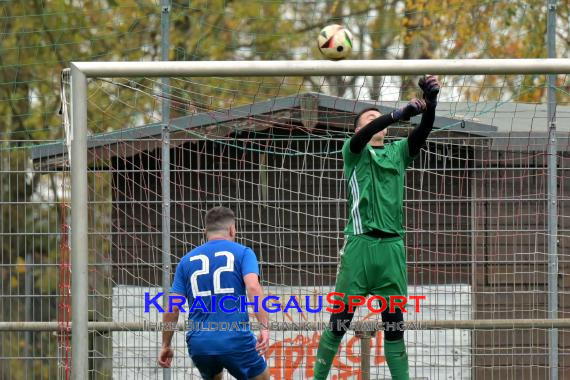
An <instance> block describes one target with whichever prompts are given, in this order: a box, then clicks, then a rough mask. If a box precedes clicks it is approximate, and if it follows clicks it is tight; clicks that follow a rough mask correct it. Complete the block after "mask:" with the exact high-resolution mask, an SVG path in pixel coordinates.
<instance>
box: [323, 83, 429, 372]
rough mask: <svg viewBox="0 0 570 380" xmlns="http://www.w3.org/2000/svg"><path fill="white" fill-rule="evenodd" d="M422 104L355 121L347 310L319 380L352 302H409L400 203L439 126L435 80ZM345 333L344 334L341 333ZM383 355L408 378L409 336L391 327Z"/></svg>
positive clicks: (340, 279)
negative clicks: (399, 129)
mask: <svg viewBox="0 0 570 380" xmlns="http://www.w3.org/2000/svg"><path fill="white" fill-rule="evenodd" d="M418 85H419V87H420V88H421V89H422V91H423V99H413V100H411V101H410V102H409V103H408V104H407V105H406V106H404V107H403V108H401V109H399V110H396V111H394V112H392V113H390V114H387V115H381V114H380V112H379V111H378V110H377V109H375V108H368V109H365V110H363V111H362V112H360V113H359V114H358V115H357V116H356V119H355V121H354V125H355V134H354V135H353V136H352V137H351V138H350V139H348V140H347V141H346V142H345V143H344V145H343V147H342V158H343V162H344V176H345V178H346V180H347V183H348V206H349V209H348V212H349V217H348V224H347V225H346V228H345V229H344V233H345V235H346V241H345V245H344V248H343V249H342V251H341V253H340V264H339V269H338V274H337V279H336V286H335V291H336V292H339V293H343V294H344V295H345V296H344V297H345V298H344V300H343V301H344V303H345V307H344V309H343V310H342V311H340V312H337V313H333V314H331V319H330V325H329V327H330V329H328V330H325V331H324V332H323V334H322V336H321V339H320V342H319V349H318V351H317V358H316V361H315V367H314V374H315V379H317V380H321V379H322V380H324V379H326V378H327V375H328V373H329V371H330V368H331V364H332V362H333V359H334V357H335V355H336V353H337V350H338V347H339V345H340V342H341V340H342V337H343V336H344V334H345V333H346V330H347V329H348V326H349V325H350V321H351V320H352V318H353V316H354V313H351V312H349V310H348V296H350V295H355V296H368V295H377V296H382V297H384V298H385V299H386V300H387V301H388V300H389V296H406V297H407V296H408V274H407V269H406V252H405V250H404V240H403V239H404V228H403V226H402V224H403V221H402V219H403V199H404V179H405V175H406V168H407V167H408V166H409V165H410V164H411V162H412V161H413V160H414V158H415V157H416V156H417V155H418V153H419V152H420V149H421V147H422V146H423V144H424V143H425V141H426V139H427V137H428V135H429V133H430V132H431V130H432V128H433V123H434V120H435V107H436V104H437V95H438V93H439V89H440V85H439V82H438V80H437V78H436V77H435V76H427V77H423V78H421V79H420V81H419V83H418ZM419 114H423V115H422V119H421V122H420V124H419V125H418V126H417V127H416V128H414V130H413V131H412V132H411V133H410V135H409V136H408V137H407V138H403V139H401V140H399V141H396V142H394V143H387V144H384V137H385V135H386V128H387V127H388V126H389V125H391V124H393V123H396V122H398V121H407V120H409V119H410V118H411V117H413V116H416V115H419ZM389 311H390V307H389V306H388V307H387V308H386V310H385V311H384V312H382V321H383V322H384V324H385V325H386V323H390V324H391V326H395V324H396V323H398V322H402V321H403V320H404V316H403V313H402V311H401V310H400V308H399V307H396V308H395V309H394V310H393V312H392V313H390V312H389ZM341 327H342V328H341ZM385 330H386V331H384V356H385V357H386V362H387V363H388V367H389V369H390V373H391V375H392V378H393V379H395V380H404V379H406V380H407V379H409V370H408V367H409V366H408V355H407V353H406V346H405V344H404V332H403V331H393V330H394V329H389V328H386V329H385Z"/></svg>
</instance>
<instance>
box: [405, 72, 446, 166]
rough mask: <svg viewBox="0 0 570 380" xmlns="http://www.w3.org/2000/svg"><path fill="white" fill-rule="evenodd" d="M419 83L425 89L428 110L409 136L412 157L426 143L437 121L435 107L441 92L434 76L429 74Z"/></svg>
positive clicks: (424, 94)
mask: <svg viewBox="0 0 570 380" xmlns="http://www.w3.org/2000/svg"><path fill="white" fill-rule="evenodd" d="M418 85H419V86H420V88H421V89H422V91H423V96H424V100H425V103H426V110H425V112H424V113H423V115H422V120H421V122H420V124H419V125H418V126H417V127H416V128H414V130H413V131H412V133H411V134H410V136H409V137H408V149H409V153H410V157H415V156H416V155H417V154H418V153H419V152H420V149H421V148H422V146H423V145H424V144H425V142H426V140H427V138H428V136H429V134H430V132H431V131H432V129H433V123H434V121H435V108H436V106H437V94H438V93H439V89H440V85H439V82H438V81H437V78H436V77H434V76H428V77H425V78H422V79H420V81H419V83H418Z"/></svg>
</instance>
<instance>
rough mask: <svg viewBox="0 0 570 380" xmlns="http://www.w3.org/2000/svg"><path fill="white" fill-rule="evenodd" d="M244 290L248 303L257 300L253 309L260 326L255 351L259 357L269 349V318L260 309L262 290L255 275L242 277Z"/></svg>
mask: <svg viewBox="0 0 570 380" xmlns="http://www.w3.org/2000/svg"><path fill="white" fill-rule="evenodd" d="M243 281H244V282H245V288H246V290H247V297H248V299H249V302H254V300H257V306H256V307H255V308H254V310H257V311H254V314H255V318H256V319H257V321H258V322H259V324H260V325H261V333H260V335H259V337H258V339H257V345H256V349H257V351H258V352H259V354H260V355H264V354H265V353H266V352H267V350H268V349H269V316H268V314H267V311H265V309H264V308H263V307H262V301H263V288H262V287H261V284H260V283H259V276H258V275H257V273H248V274H246V275H245V276H243Z"/></svg>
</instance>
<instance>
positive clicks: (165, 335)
mask: <svg viewBox="0 0 570 380" xmlns="http://www.w3.org/2000/svg"><path fill="white" fill-rule="evenodd" d="M185 283H186V273H185V271H184V269H183V265H181V264H178V266H177V268H176V272H175V274H174V281H173V282H172V288H170V297H168V306H167V309H166V310H165V311H164V313H163V316H162V321H163V322H168V324H167V326H171V323H172V322H178V316H179V313H180V309H179V308H178V304H175V302H172V301H175V300H181V299H182V300H185V296H186V294H185V293H186V290H185V285H184V284H185ZM171 303H172V305H171ZM173 335H174V331H173V330H170V329H169V328H167V329H165V330H162V346H161V348H160V353H159V355H158V365H159V366H161V367H163V368H170V366H172V357H173V356H174V351H173V350H172V347H171V344H172V336H173Z"/></svg>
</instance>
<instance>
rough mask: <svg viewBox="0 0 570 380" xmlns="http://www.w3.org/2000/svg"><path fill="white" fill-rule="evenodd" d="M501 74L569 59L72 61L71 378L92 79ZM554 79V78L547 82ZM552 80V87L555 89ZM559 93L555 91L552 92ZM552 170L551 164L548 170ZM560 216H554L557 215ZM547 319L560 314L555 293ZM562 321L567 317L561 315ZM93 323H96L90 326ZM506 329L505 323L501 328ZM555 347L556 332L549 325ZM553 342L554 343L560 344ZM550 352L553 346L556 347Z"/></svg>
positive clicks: (551, 67) (75, 362)
mask: <svg viewBox="0 0 570 380" xmlns="http://www.w3.org/2000/svg"><path fill="white" fill-rule="evenodd" d="M421 74H441V75H446V74H447V75H452V74H461V75H502V74H544V75H548V74H570V59H553V58H552V59H547V58H545V59H466V60H419V61H417V60H371V61H353V60H345V61H338V62H333V61H226V62H221V61H217V62H208V61H201V62H72V63H71V77H72V80H71V94H72V98H71V99H72V100H71V114H72V117H71V121H72V126H71V136H70V140H71V160H70V161H71V226H72V228H71V263H72V277H71V299H72V378H87V377H88V363H89V360H88V353H89V345H88V344H87V343H86V342H87V341H88V330H89V328H90V326H89V324H88V262H89V261H88V219H89V218H88V211H87V210H88V177H87V147H88V144H87V104H88V103H87V99H88V93H87V79H88V78H117V77H141V76H145V77H211V76H216V77H230V76H231V77H244V76H257V77H262V76H333V75H343V76H353V75H421ZM549 83H552V82H550V81H549ZM551 87H552V86H551V85H549V87H548V91H553V90H552V88H551ZM553 98H554V97H549V99H553ZM552 106H553V105H551V104H549V110H550V111H549V116H552V118H551V119H550V120H549V123H548V125H545V131H548V133H549V139H548V144H549V149H548V153H549V157H550V158H549V167H550V166H551V165H554V166H553V167H554V169H555V167H556V157H555V153H556V137H555V123H554V110H553V109H552ZM552 160H553V161H552ZM549 170H551V169H549ZM548 193H549V206H551V207H549V212H554V213H555V212H556V176H554V179H553V181H549V189H548ZM553 217H556V215H549V220H552V218H553ZM551 224H552V225H550V224H549V229H548V239H549V252H548V264H549V266H548V267H549V271H548V286H549V289H556V287H557V278H556V271H557V268H558V262H557V251H556V236H557V231H556V223H551ZM553 294H554V295H555V293H554V292H549V301H552V302H553V303H552V305H553V308H552V309H551V310H549V319H551V320H556V311H557V310H556V299H553V300H552V299H551V296H552V295H553ZM560 323H561V324H560V326H555V327H561V326H563V323H564V321H561V322H560ZM91 328H93V327H92V326H91ZM499 328H500V327H499ZM550 344H551V348H552V347H556V346H557V331H556V329H552V331H550ZM554 349H555V348H554ZM551 355H552V353H551Z"/></svg>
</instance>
